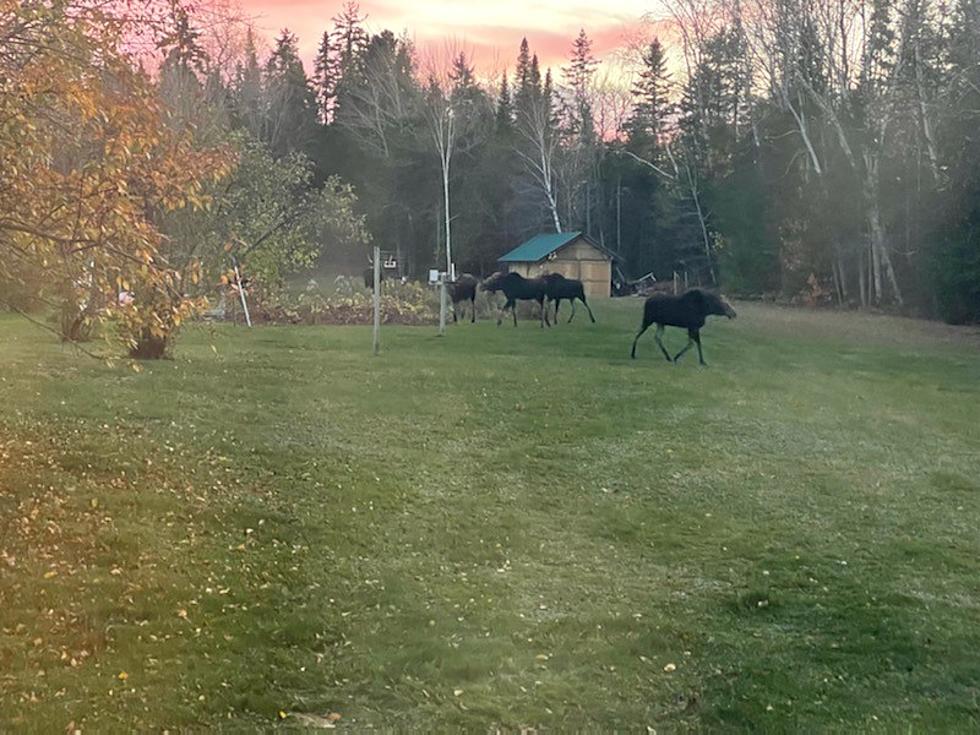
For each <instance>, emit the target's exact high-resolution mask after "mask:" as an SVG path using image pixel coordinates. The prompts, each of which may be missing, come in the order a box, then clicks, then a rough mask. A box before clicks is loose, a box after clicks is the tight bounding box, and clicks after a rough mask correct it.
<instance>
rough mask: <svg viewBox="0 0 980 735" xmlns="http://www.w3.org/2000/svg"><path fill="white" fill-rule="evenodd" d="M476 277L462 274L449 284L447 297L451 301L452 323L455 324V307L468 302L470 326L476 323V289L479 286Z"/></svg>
mask: <svg viewBox="0 0 980 735" xmlns="http://www.w3.org/2000/svg"><path fill="white" fill-rule="evenodd" d="M479 283H480V282H479V281H478V280H477V279H476V276H473V275H471V274H469V273H464V274H463V275H461V276H460V277H459V278H458V279H457V280H455V281H453V282H452V283H450V284H449V295H450V297H451V298H452V300H453V322H456V321H457V319H456V306H457V304H459V303H460V302H462V301H469V302H470V324H475V323H476V287H477V286H478V285H479Z"/></svg>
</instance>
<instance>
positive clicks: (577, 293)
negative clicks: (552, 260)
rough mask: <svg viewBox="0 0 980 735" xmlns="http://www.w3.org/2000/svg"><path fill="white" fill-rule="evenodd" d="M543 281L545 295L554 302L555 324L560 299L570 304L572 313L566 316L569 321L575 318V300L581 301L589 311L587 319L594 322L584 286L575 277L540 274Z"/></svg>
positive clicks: (559, 274)
mask: <svg viewBox="0 0 980 735" xmlns="http://www.w3.org/2000/svg"><path fill="white" fill-rule="evenodd" d="M542 278H543V279H544V282H545V295H546V296H547V297H548V300H549V301H553V302H554V303H555V324H557V323H558V307H560V306H561V302H562V299H565V300H567V301H569V302H571V304H572V315H571V316H570V317H568V321H569V323H570V322H571V321H572V319H574V318H575V301H576V299H577V300H579V301H581V302H582V303H583V304H584V305H585V308H586V309H587V310H588V312H589V319H591V320H592V323H593V324H595V316H593V314H592V309H591V308H590V307H589V302H588V301H586V300H585V286H583V285H582V282H581V281H579V280H577V279H575V278H565V276H563V275H562V274H561V273H548V274H546V275H544V276H542Z"/></svg>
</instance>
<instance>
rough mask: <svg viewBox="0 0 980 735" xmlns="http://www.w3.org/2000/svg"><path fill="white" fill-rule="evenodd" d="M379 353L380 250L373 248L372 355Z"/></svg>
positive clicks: (376, 247)
mask: <svg viewBox="0 0 980 735" xmlns="http://www.w3.org/2000/svg"><path fill="white" fill-rule="evenodd" d="M379 352H381V248H379V247H378V246H377V245H375V246H374V354H375V355H377V354H378V353H379Z"/></svg>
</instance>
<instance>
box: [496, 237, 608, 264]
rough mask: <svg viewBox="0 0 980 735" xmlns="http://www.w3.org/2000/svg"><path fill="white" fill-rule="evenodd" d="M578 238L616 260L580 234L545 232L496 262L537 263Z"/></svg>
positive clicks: (604, 249)
mask: <svg viewBox="0 0 980 735" xmlns="http://www.w3.org/2000/svg"><path fill="white" fill-rule="evenodd" d="M580 237H581V238H584V239H585V240H586V241H587V242H588V243H589V244H590V245H592V246H593V247H595V248H596V249H597V250H601V251H602V252H603V253H605V254H606V255H608V256H609V257H610V258H612V259H616V255H615V254H614V253H612V252H610V251H609V250H607V249H606V248H604V247H602V246H601V245H599V244H598V243H597V242H595V241H594V240H593V239H592V238H591V237H589V236H588V235H585V234H583V233H582V232H545V233H542V234H540V235H535V236H534V237H532V238H531V239H530V240H528V241H527V242H524V243H521V244H520V245H518V246H517V247H516V248H514V249H513V250H511V251H510V252H509V253H507V254H505V255H502V256H501V257H500V258H499V259H498V261H497V262H499V263H537V262H538V261H539V260H544V259H545V258H547V257H548V256H549V255H551V254H552V253H553V252H555V251H556V250H560V249H561V248H563V247H565V246H566V245H568V244H569V243H571V242H574V241H575V240H577V239H578V238H580Z"/></svg>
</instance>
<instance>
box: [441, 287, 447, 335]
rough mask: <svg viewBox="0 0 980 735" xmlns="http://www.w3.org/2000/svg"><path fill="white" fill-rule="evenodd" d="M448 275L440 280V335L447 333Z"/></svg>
mask: <svg viewBox="0 0 980 735" xmlns="http://www.w3.org/2000/svg"><path fill="white" fill-rule="evenodd" d="M446 301H447V299H446V275H445V274H443V275H442V276H441V277H440V278H439V335H440V336H441V335H444V334H445V333H446Z"/></svg>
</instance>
